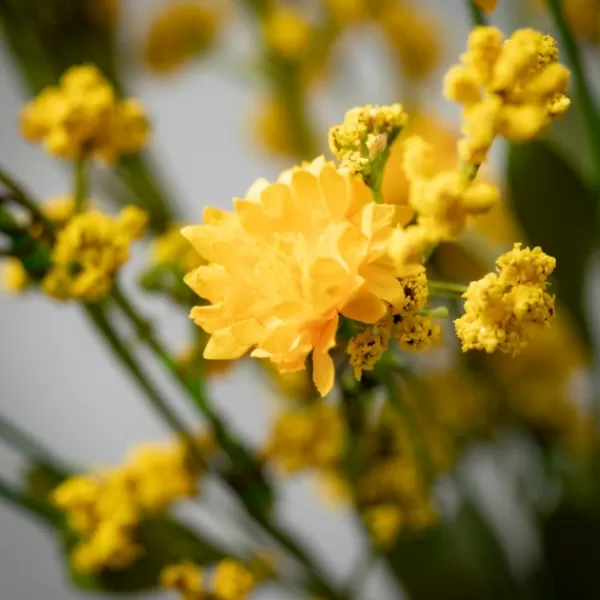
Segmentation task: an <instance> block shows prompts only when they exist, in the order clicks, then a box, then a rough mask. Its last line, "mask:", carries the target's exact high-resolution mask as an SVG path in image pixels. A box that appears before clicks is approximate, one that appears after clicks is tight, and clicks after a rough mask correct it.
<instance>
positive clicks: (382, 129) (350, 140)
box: [329, 104, 408, 181]
mask: <svg viewBox="0 0 600 600" xmlns="http://www.w3.org/2000/svg"><path fill="white" fill-rule="evenodd" d="M407 121H408V116H407V114H406V113H405V112H404V108H403V107H402V105H400V104H392V105H391V106H374V105H371V104H367V105H366V106H357V107H356V108H352V109H351V110H349V111H347V112H346V114H345V116H344V122H343V123H342V124H341V125H335V126H334V127H332V128H331V129H330V130H329V149H330V150H331V152H333V154H334V155H335V156H336V157H337V158H338V159H339V160H340V161H341V163H342V164H341V166H342V168H344V169H348V170H349V171H350V172H351V173H360V174H361V175H362V177H363V179H364V180H365V181H368V179H369V177H370V176H371V175H372V172H373V170H374V169H377V168H383V165H380V164H379V162H378V159H379V158H381V157H385V152H386V150H387V149H388V148H389V146H390V144H393V143H394V141H395V139H396V138H397V137H398V136H399V135H400V133H401V132H402V130H403V129H404V126H405V125H406V123H407Z"/></svg>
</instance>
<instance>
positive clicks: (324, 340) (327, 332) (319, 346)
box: [314, 313, 340, 352]
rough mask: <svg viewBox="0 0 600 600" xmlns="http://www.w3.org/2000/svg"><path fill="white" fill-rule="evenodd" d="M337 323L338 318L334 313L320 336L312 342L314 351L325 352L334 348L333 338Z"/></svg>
mask: <svg viewBox="0 0 600 600" xmlns="http://www.w3.org/2000/svg"><path fill="white" fill-rule="evenodd" d="M339 322H340V317H339V315H338V314H337V313H336V314H335V316H334V317H333V318H332V319H330V320H329V321H327V322H326V323H325V325H324V327H323V330H322V331H321V333H320V335H319V336H318V337H317V338H316V339H315V340H314V344H315V350H320V351H321V352H327V351H328V350H330V349H331V348H333V347H334V346H335V336H336V333H337V328H338V324H339Z"/></svg>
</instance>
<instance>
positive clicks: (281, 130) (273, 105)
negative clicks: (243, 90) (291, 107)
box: [252, 98, 295, 156]
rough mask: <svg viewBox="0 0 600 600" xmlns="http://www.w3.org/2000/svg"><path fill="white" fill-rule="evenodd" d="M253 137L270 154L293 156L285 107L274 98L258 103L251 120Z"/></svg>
mask: <svg viewBox="0 0 600 600" xmlns="http://www.w3.org/2000/svg"><path fill="white" fill-rule="evenodd" d="M252 122H253V128H254V137H255V138H256V139H257V140H258V141H259V142H260V143H261V144H262V145H263V146H264V147H265V148H266V149H267V150H269V151H270V152H273V153H274V154H281V155H283V156H294V155H295V152H294V138H293V135H294V134H293V124H292V121H291V118H290V114H289V111H288V109H287V107H286V105H285V104H284V103H283V102H281V101H280V100H278V99H276V98H268V99H265V100H263V101H262V102H261V103H260V106H259V109H258V112H257V114H256V115H254V116H253V118H252Z"/></svg>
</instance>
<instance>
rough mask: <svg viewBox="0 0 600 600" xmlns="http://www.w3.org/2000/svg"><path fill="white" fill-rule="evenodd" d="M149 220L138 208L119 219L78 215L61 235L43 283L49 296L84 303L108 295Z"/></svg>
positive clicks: (94, 213)
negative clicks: (134, 243)
mask: <svg viewBox="0 0 600 600" xmlns="http://www.w3.org/2000/svg"><path fill="white" fill-rule="evenodd" d="M147 220H148V216H147V214H146V213H145V212H144V211H142V210H141V209H139V208H137V207H135V206H127V207H125V208H124V209H123V210H122V211H121V213H120V214H119V216H118V217H117V218H116V219H113V218H111V217H109V216H108V215H105V214H103V213H101V212H97V211H88V212H85V213H82V214H80V215H76V216H74V217H73V218H72V219H71V220H70V221H69V222H68V224H67V225H66V226H65V227H64V229H62V230H61V231H60V232H59V233H58V236H57V239H56V245H55V246H54V249H53V251H52V263H53V267H52V269H51V270H50V272H49V273H48V274H47V275H46V277H45V278H44V280H43V281H42V287H43V289H44V291H45V292H46V294H48V295H49V296H51V297H52V298H55V299H57V300H83V301H84V302H95V301H97V300H100V299H101V298H103V297H104V296H106V294H108V292H109V291H110V289H111V286H112V282H113V279H114V276H115V274H116V272H117V271H118V270H119V268H120V267H121V266H122V265H123V264H125V263H126V262H127V260H128V258H129V247H130V245H131V242H132V241H133V240H135V239H138V238H140V237H141V236H142V235H143V234H144V231H145V228H146V224H147Z"/></svg>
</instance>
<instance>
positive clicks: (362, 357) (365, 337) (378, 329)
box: [347, 314, 393, 381]
mask: <svg viewBox="0 0 600 600" xmlns="http://www.w3.org/2000/svg"><path fill="white" fill-rule="evenodd" d="M392 324H393V320H392V315H391V314H388V315H386V316H385V317H384V318H383V319H382V320H381V321H379V322H378V323H376V324H375V325H371V326H369V327H366V328H365V329H364V330H363V331H361V332H360V333H359V334H358V335H356V336H354V337H353V338H352V339H351V340H350V341H349V342H348V348H347V352H348V362H349V363H350V366H351V367H352V369H353V371H354V376H355V377H356V379H358V380H359V381H360V379H361V376H362V372H363V371H372V370H373V368H374V367H375V365H376V364H377V362H378V361H379V359H380V358H381V357H382V355H383V354H384V352H386V351H387V349H388V347H389V344H390V339H391V337H392Z"/></svg>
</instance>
